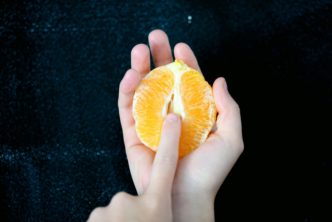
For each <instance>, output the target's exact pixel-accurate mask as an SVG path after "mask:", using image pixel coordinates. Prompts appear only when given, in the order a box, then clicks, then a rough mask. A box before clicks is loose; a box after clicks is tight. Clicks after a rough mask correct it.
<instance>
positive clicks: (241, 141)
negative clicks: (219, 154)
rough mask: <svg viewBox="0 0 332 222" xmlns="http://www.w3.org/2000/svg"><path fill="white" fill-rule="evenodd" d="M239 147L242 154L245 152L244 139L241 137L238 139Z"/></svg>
mask: <svg viewBox="0 0 332 222" xmlns="http://www.w3.org/2000/svg"><path fill="white" fill-rule="evenodd" d="M237 149H238V151H239V153H240V154H241V153H243V151H244V142H243V139H240V140H239V141H238V144H237Z"/></svg>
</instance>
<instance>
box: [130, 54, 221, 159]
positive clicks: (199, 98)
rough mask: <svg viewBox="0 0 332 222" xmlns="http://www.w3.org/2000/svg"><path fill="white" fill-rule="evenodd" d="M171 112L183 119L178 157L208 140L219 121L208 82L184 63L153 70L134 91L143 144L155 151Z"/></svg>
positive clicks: (137, 119)
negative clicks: (216, 122)
mask: <svg viewBox="0 0 332 222" xmlns="http://www.w3.org/2000/svg"><path fill="white" fill-rule="evenodd" d="M170 112H172V113H176V114H178V115H179V116H181V118H182V126H181V127H182V129H181V136H180V145H179V156H180V157H183V156H184V155H186V154H188V153H190V152H191V151H192V150H194V149H196V148H197V147H198V146H199V145H200V144H202V143H203V142H204V141H205V140H206V138H207V137H208V135H209V132H210V131H211V129H212V127H213V125H214V123H215V120H216V107H215V103H214V98H213V94H212V89H211V86H210V85H209V83H208V82H207V81H205V79H204V77H203V75H202V74H201V73H200V72H198V71H197V70H195V69H193V68H190V67H189V66H187V65H186V64H185V63H184V62H183V61H181V60H175V61H174V62H172V63H170V64H167V65H165V66H160V67H158V68H155V69H153V70H152V71H151V72H150V73H149V74H147V75H146V76H145V77H144V78H143V80H142V81H141V83H140V85H139V86H138V87H137V89H136V91H135V95H134V100H133V117H134V119H135V128H136V132H137V135H138V137H139V139H140V140H141V141H142V143H143V144H145V145H146V146H147V147H149V148H151V149H152V150H154V151H156V150H157V148H158V145H159V142H160V138H161V131H162V126H163V122H164V119H165V117H166V115H167V113H170Z"/></svg>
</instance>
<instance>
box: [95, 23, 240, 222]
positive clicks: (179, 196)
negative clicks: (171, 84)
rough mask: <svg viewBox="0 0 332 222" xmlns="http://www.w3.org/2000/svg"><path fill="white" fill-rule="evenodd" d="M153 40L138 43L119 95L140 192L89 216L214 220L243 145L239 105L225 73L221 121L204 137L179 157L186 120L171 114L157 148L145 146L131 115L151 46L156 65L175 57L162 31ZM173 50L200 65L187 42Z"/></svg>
mask: <svg viewBox="0 0 332 222" xmlns="http://www.w3.org/2000/svg"><path fill="white" fill-rule="evenodd" d="M149 46H150V48H149V47H148V46H147V45H144V44H139V45H136V46H135V47H134V48H133V49H132V51H131V69H129V70H128V71H127V72H126V74H125V76H124V78H123V79H122V81H121V83H120V87H119V99H118V107H119V114H120V120H121V126H122V131H123V137H124V143H125V147H126V153H127V157H128V162H129V168H130V172H131V175H132V178H133V181H134V184H135V187H136V190H137V193H138V196H132V195H129V194H127V193H123V192H121V193H118V194H116V195H115V196H114V197H113V199H112V201H111V203H110V204H109V205H108V206H106V207H102V208H96V209H95V210H94V211H93V212H92V213H91V215H90V218H89V221H172V220H174V221H213V220H214V198H215V196H216V194H217V192H218V190H219V188H220V186H221V184H222V183H223V181H224V179H225V178H226V176H227V174H228V173H229V171H230V170H231V168H232V167H233V165H234V164H235V162H236V160H237V159H238V157H239V156H240V154H241V153H242V151H243V147H244V145H243V139H242V129H241V118H240V110H239V106H238V105H237V103H236V102H235V101H234V100H233V98H232V97H231V96H230V94H229V92H228V90H227V85H226V82H225V80H224V79H223V78H221V77H220V78H218V79H216V80H215V82H214V84H213V95H214V99H215V103H216V107H217V112H218V117H217V121H216V127H215V128H214V129H213V130H212V132H211V133H210V135H209V137H208V139H207V140H206V142H205V143H203V144H202V145H201V146H200V147H199V148H198V149H196V150H194V151H193V152H191V153H190V154H188V155H187V156H185V157H183V158H182V159H180V160H178V145H179V137H180V132H181V121H180V118H179V117H177V116H176V115H172V114H171V115H169V116H168V117H167V118H166V121H165V122H164V125H163V130H162V136H161V142H160V146H159V147H158V151H157V153H154V152H153V151H151V150H150V149H149V148H147V147H145V145H143V144H142V143H141V141H140V140H139V138H138V137H137V134H136V130H135V122H134V119H133V116H132V101H133V96H134V92H135V89H136V87H137V86H138V85H139V83H140V80H141V79H142V78H143V77H144V75H145V74H147V73H148V72H149V71H150V50H151V54H152V57H153V61H154V64H155V66H156V67H158V66H161V65H165V64H168V63H170V62H172V61H173V57H172V51H171V47H170V44H169V41H168V37H167V35H166V33H164V32H163V31H161V30H154V31H152V32H151V33H150V34H149ZM174 56H175V58H176V59H181V60H183V61H184V62H185V63H186V64H188V65H189V66H191V67H192V68H194V69H196V70H199V71H200V68H199V66H198V62H197V60H196V57H195V55H194V53H193V51H192V50H191V49H190V47H189V46H188V45H186V44H185V43H178V44H177V45H176V46H175V47H174ZM168 120H170V121H168Z"/></svg>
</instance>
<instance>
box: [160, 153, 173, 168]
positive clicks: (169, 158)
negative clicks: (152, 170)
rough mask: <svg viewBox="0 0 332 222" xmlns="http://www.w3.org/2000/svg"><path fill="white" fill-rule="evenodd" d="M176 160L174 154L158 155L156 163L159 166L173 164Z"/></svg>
mask: <svg viewBox="0 0 332 222" xmlns="http://www.w3.org/2000/svg"><path fill="white" fill-rule="evenodd" d="M177 161H178V157H177V155H176V154H169V155H160V156H159V157H158V159H157V164H158V165H161V166H174V165H176V163H177Z"/></svg>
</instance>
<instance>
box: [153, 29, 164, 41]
mask: <svg viewBox="0 0 332 222" xmlns="http://www.w3.org/2000/svg"><path fill="white" fill-rule="evenodd" d="M160 38H162V39H165V38H166V39H168V37H167V34H166V32H164V31H163V30H161V29H155V30H152V31H151V32H150V33H149V36H148V39H149V41H151V42H155V41H158V40H159V39H160Z"/></svg>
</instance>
